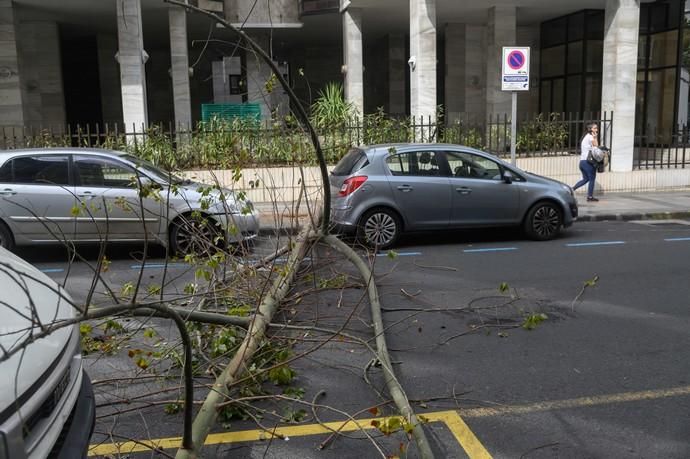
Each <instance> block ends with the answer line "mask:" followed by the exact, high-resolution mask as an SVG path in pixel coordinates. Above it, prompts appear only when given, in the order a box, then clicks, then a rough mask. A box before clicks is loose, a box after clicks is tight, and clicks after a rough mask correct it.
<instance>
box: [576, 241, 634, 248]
mask: <svg viewBox="0 0 690 459" xmlns="http://www.w3.org/2000/svg"><path fill="white" fill-rule="evenodd" d="M620 244H625V241H600V242H575V243H571V244H566V245H565V246H566V247H587V246H593V245H620Z"/></svg>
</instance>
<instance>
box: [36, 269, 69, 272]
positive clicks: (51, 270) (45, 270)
mask: <svg viewBox="0 0 690 459" xmlns="http://www.w3.org/2000/svg"><path fill="white" fill-rule="evenodd" d="M39 271H41V272H42V273H61V272H63V271H64V269H62V268H43V269H39Z"/></svg>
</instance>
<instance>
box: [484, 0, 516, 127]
mask: <svg viewBox="0 0 690 459" xmlns="http://www.w3.org/2000/svg"><path fill="white" fill-rule="evenodd" d="M516 34H517V22H516V8H515V7H514V6H494V7H492V8H490V9H489V20H488V24H487V39H486V42H487V43H486V56H487V58H486V114H487V115H488V116H491V115H503V114H506V113H507V114H509V115H510V108H511V94H510V92H508V91H501V63H502V62H501V61H502V59H503V47H504V46H515V39H516Z"/></svg>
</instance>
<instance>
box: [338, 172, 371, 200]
mask: <svg viewBox="0 0 690 459" xmlns="http://www.w3.org/2000/svg"><path fill="white" fill-rule="evenodd" d="M367 178H369V177H367V176H366V175H357V176H355V177H350V178H348V179H345V181H344V182H343V186H341V187H340V191H339V192H338V196H347V195H349V194H352V193H354V192H355V190H356V189H357V188H359V187H360V186H362V185H363V184H364V182H366V181H367Z"/></svg>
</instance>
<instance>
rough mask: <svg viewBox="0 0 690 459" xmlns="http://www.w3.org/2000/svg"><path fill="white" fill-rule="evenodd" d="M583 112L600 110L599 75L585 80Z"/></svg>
mask: <svg viewBox="0 0 690 459" xmlns="http://www.w3.org/2000/svg"><path fill="white" fill-rule="evenodd" d="M583 110H584V111H588V112H589V111H592V112H598V111H599V110H601V75H597V76H588V77H587V78H585V106H584V107H583Z"/></svg>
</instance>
